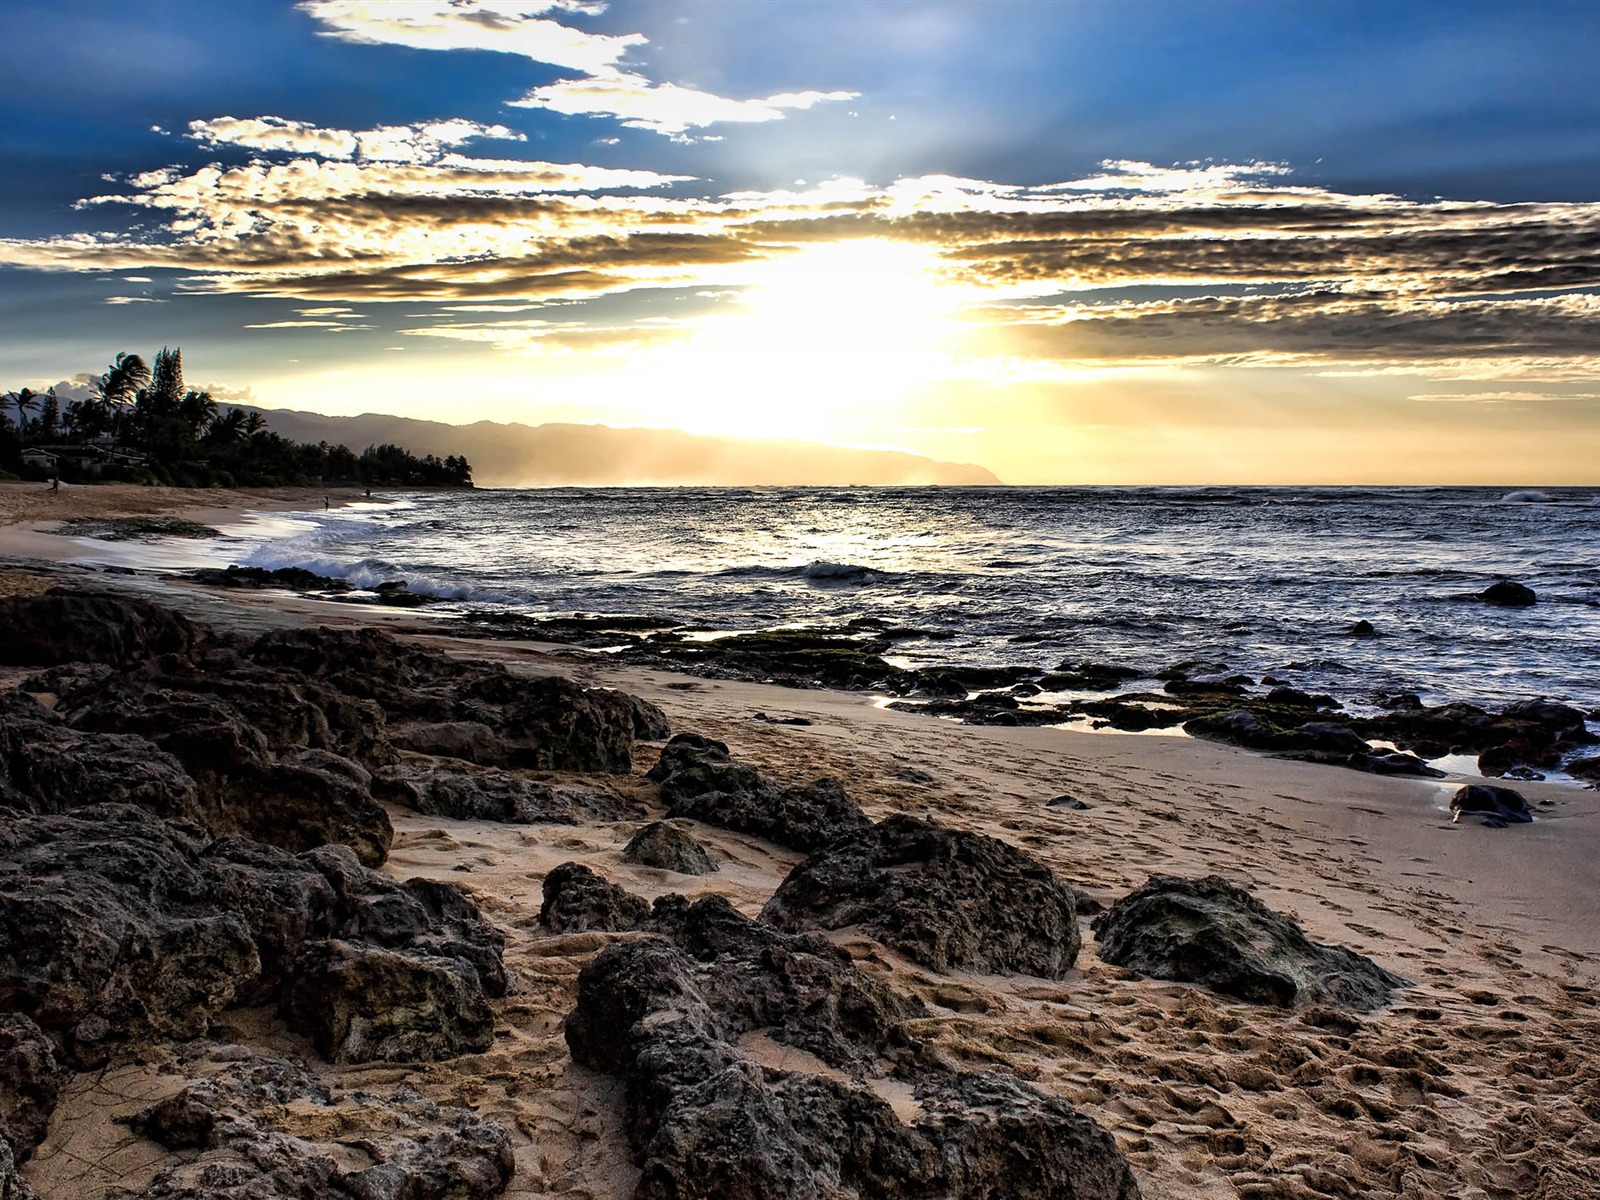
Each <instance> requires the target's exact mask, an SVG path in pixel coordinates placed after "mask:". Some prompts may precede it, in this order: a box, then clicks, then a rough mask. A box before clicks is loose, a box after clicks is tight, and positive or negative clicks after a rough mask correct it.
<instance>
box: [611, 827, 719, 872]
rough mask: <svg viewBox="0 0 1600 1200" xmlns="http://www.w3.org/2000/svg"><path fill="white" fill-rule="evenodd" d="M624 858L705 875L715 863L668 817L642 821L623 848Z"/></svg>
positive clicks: (666, 869)
mask: <svg viewBox="0 0 1600 1200" xmlns="http://www.w3.org/2000/svg"><path fill="white" fill-rule="evenodd" d="M622 857H623V860H624V861H625V862H631V863H639V864H640V865H642V866H646V867H656V868H657V869H659V870H662V871H676V872H677V873H678V874H679V875H709V874H711V873H712V872H713V871H715V870H717V863H716V860H715V859H714V858H712V857H711V852H710V851H708V850H707V849H706V848H705V847H704V846H702V845H701V844H700V843H699V842H697V841H695V839H694V837H693V836H692V835H690V834H689V833H687V832H686V831H684V830H682V829H679V828H678V827H677V826H676V825H674V824H672V822H670V821H656V822H653V823H652V824H649V825H646V826H645V827H644V828H643V829H641V830H639V832H638V833H636V834H634V835H633V837H631V838H630V839H628V844H627V846H626V847H624V848H623V851H622Z"/></svg>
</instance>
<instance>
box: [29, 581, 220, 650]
mask: <svg viewBox="0 0 1600 1200" xmlns="http://www.w3.org/2000/svg"><path fill="white" fill-rule="evenodd" d="M0 629H4V630H5V631H6V636H5V637H4V639H0V664H4V665H6V666H14V667H52V666H56V665H57V664H59V663H71V662H96V663H107V664H109V665H111V666H114V667H126V666H129V665H130V664H132V663H135V662H139V661H142V660H144V659H147V658H151V657H154V656H155V655H157V654H183V653H185V652H187V651H189V650H191V649H193V648H194V646H195V644H196V643H197V642H198V641H199V639H200V630H199V629H198V628H197V627H196V626H195V625H193V624H191V623H190V622H189V621H188V620H187V619H186V618H184V617H182V616H180V615H178V614H177V613H175V612H173V611H172V610H171V609H167V608H162V607H161V606H160V605H157V604H151V603H150V602H149V601H146V600H137V599H133V598H131V597H126V596H119V595H113V594H112V593H109V592H87V591H83V592H80V591H73V590H70V589H67V588H52V589H51V590H50V591H48V592H46V593H45V594H44V595H42V596H31V597H27V598H14V599H7V600H0Z"/></svg>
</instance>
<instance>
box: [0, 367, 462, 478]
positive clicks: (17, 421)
mask: <svg viewBox="0 0 1600 1200" xmlns="http://www.w3.org/2000/svg"><path fill="white" fill-rule="evenodd" d="M92 388H93V390H92V392H91V394H90V395H88V396H86V397H84V398H83V399H81V400H71V401H68V402H67V403H66V404H62V403H61V401H60V398H59V397H57V395H56V389H55V388H53V387H52V388H47V389H46V390H45V391H43V392H35V391H33V390H32V389H31V388H26V387H24V388H19V389H18V390H16V391H13V392H7V393H5V394H4V395H3V396H0V478H4V477H6V476H10V477H12V478H24V479H53V478H60V479H63V480H66V481H68V482H88V481H94V480H98V481H104V482H112V481H115V482H127V483H159V484H166V485H168V486H173V487H281V486H299V487H312V486H341V485H345V486H349V485H354V486H366V487H370V486H383V487H396V486H408V485H409V486H424V487H471V486H472V467H471V464H469V463H468V462H467V460H466V458H465V457H463V456H461V455H457V454H452V455H449V456H447V457H445V458H440V457H438V456H437V455H433V454H427V455H423V456H422V457H420V458H419V457H417V456H416V455H414V454H412V453H411V452H410V451H409V450H406V449H405V448H403V447H401V446H395V445H389V444H385V445H382V446H368V447H367V448H366V449H365V450H364V451H362V452H361V453H360V454H357V453H356V452H355V451H353V450H351V449H350V448H349V447H348V446H343V445H329V444H328V443H327V442H316V443H311V442H295V441H291V440H290V439H288V438H286V437H282V436H281V435H279V434H276V433H274V432H272V430H271V429H269V428H268V427H267V420H266V418H265V417H263V416H262V415H261V414H260V413H259V412H246V411H245V410H244V409H242V408H232V407H221V406H219V405H218V404H217V402H216V400H215V399H214V398H213V397H212V396H211V394H210V393H209V392H206V391H198V390H196V389H194V388H190V387H188V386H186V385H185V383H184V379H183V351H182V350H181V349H178V350H168V349H166V348H165V347H163V348H162V349H161V352H160V353H159V354H157V355H156V356H155V359H154V362H153V363H150V364H147V363H146V362H145V361H144V359H143V358H141V357H140V356H139V355H137V354H127V353H123V354H119V355H117V357H116V359H115V360H113V362H112V363H111V365H110V366H109V367H107V368H106V370H105V372H104V373H103V374H102V375H101V376H100V377H99V378H98V379H96V380H94V381H93V382H92Z"/></svg>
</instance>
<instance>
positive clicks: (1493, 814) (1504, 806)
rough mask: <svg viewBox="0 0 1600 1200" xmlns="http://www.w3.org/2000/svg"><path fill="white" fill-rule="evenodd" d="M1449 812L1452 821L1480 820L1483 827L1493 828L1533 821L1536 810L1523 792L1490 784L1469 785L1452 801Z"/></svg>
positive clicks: (1451, 798)
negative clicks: (1477, 818)
mask: <svg viewBox="0 0 1600 1200" xmlns="http://www.w3.org/2000/svg"><path fill="white" fill-rule="evenodd" d="M1450 811H1451V812H1452V813H1453V814H1454V816H1453V817H1452V820H1456V821H1459V820H1461V818H1462V817H1465V816H1481V817H1482V818H1483V823H1484V824H1485V825H1488V826H1490V827H1491V828H1504V827H1505V825H1506V824H1507V823H1509V822H1516V823H1526V822H1529V821H1532V820H1533V809H1532V808H1530V807H1529V806H1528V801H1527V798H1526V797H1525V796H1524V795H1523V794H1522V793H1521V792H1518V791H1513V790H1512V789H1511V788H1504V787H1495V786H1494V785H1493V784H1489V783H1469V784H1467V785H1466V786H1465V787H1463V788H1461V789H1460V790H1459V791H1457V792H1456V794H1455V795H1454V796H1451V797H1450Z"/></svg>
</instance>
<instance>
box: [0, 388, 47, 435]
mask: <svg viewBox="0 0 1600 1200" xmlns="http://www.w3.org/2000/svg"><path fill="white" fill-rule="evenodd" d="M3 398H4V399H5V400H7V401H9V402H10V403H12V404H14V405H16V406H17V428H18V429H19V430H22V429H26V428H27V427H28V413H29V412H37V411H38V409H39V402H40V400H41V397H40V395H39V393H38V392H36V391H34V390H33V389H32V388H30V387H25V388H23V389H21V390H20V391H15V392H7V393H6V394H5V396H4V397H3Z"/></svg>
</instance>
